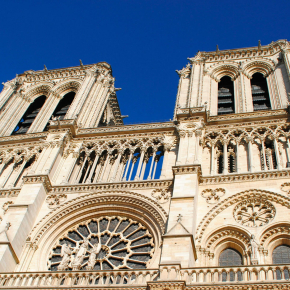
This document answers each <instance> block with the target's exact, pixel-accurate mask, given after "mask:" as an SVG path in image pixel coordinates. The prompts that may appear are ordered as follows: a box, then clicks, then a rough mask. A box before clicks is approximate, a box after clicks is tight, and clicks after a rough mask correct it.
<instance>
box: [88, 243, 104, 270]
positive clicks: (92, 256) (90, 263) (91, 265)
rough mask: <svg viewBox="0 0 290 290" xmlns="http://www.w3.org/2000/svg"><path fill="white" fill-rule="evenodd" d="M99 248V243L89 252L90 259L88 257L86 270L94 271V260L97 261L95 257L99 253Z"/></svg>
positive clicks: (100, 246)
mask: <svg viewBox="0 0 290 290" xmlns="http://www.w3.org/2000/svg"><path fill="white" fill-rule="evenodd" d="M101 248H102V245H101V243H98V244H94V246H93V248H92V250H91V254H90V257H89V261H88V265H87V270H93V269H94V266H95V264H96V260H97V256H98V254H99V253H100V251H101Z"/></svg>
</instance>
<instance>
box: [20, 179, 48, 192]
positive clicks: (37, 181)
mask: <svg viewBox="0 0 290 290" xmlns="http://www.w3.org/2000/svg"><path fill="white" fill-rule="evenodd" d="M23 182H24V183H26V184H36V183H42V184H43V186H44V188H45V190H46V191H47V192H49V191H50V190H51V188H52V186H51V183H50V179H49V177H48V175H29V176H24V177H23Z"/></svg>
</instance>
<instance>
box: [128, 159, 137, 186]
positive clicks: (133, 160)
mask: <svg viewBox="0 0 290 290" xmlns="http://www.w3.org/2000/svg"><path fill="white" fill-rule="evenodd" d="M136 162H137V156H134V157H133V158H132V166H131V170H130V174H129V178H128V181H130V180H131V177H132V173H133V169H134V166H135V163H136Z"/></svg>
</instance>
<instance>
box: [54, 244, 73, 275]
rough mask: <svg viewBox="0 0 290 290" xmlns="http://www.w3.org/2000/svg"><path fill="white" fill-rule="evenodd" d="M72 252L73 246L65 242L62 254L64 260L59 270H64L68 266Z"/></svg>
mask: <svg viewBox="0 0 290 290" xmlns="http://www.w3.org/2000/svg"><path fill="white" fill-rule="evenodd" d="M71 254H72V248H71V247H70V246H69V245H68V244H67V242H65V243H64V244H63V245H62V246H61V253H60V256H61V257H62V260H61V262H60V264H59V265H58V267H57V269H58V270H59V271H64V270H66V269H67V268H68V265H69V262H70V261H71Z"/></svg>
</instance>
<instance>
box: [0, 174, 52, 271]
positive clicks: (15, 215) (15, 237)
mask: <svg viewBox="0 0 290 290" xmlns="http://www.w3.org/2000/svg"><path fill="white" fill-rule="evenodd" d="M50 186H51V185H50V181H49V178H48V176H47V175H42V176H41V175H38V176H26V177H25V178H24V185H23V186H22V188H21V191H20V193H19V195H18V197H17V199H16V201H15V203H14V204H11V205H9V207H8V210H7V212H6V214H5V222H9V223H10V225H11V226H10V228H9V230H8V231H7V232H6V235H7V236H5V235H3V234H2V235H0V271H1V272H13V271H14V269H15V267H16V265H17V264H18V263H19V257H20V255H21V253H22V250H23V249H24V246H25V243H26V239H27V237H28V235H29V233H30V231H31V230H32V227H33V226H34V224H35V221H36V219H37V217H38V214H39V211H40V209H41V206H42V204H43V202H44V200H45V198H46V194H47V193H48V191H49V188H50Z"/></svg>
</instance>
